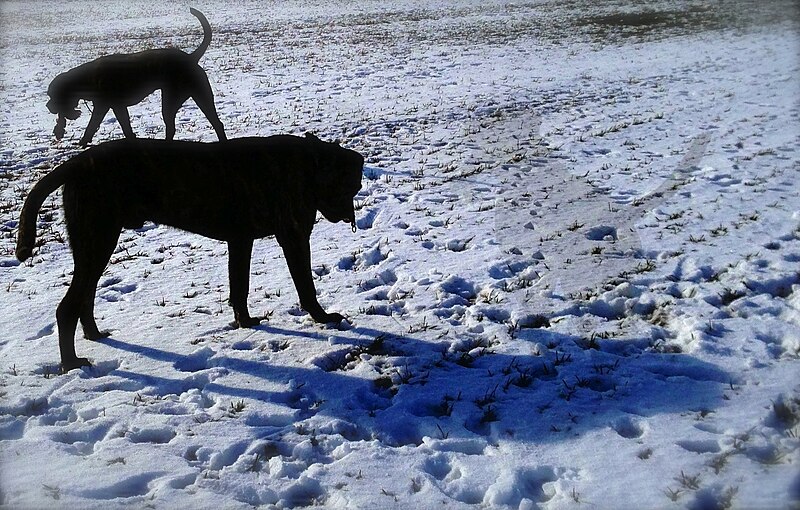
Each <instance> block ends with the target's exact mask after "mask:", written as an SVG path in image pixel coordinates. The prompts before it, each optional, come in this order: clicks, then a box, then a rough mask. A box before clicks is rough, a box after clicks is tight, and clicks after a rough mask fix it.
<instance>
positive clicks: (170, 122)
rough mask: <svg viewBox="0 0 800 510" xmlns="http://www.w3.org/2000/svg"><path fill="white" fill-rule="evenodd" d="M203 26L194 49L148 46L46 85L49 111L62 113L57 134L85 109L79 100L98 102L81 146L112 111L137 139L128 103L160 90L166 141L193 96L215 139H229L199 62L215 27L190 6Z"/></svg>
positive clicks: (91, 64)
mask: <svg viewBox="0 0 800 510" xmlns="http://www.w3.org/2000/svg"><path fill="white" fill-rule="evenodd" d="M190 11H191V13H192V14H194V15H195V16H197V19H199V20H200V24H201V25H203V42H202V43H200V46H198V47H197V49H196V50H194V51H193V52H192V53H185V52H183V51H181V50H179V49H177V48H164V49H158V50H147V51H141V52H139V53H131V54H117V55H107V56H105V57H100V58H98V59H95V60H92V61H91V62H87V63H85V64H82V65H80V66H78V67H76V68H75V69H71V70H69V71H67V72H65V73H61V74H59V75H58V76H56V77H55V79H53V81H52V82H51V83H50V86H49V87H48V88H47V95H49V96H50V101H48V102H47V109H48V110H50V112H51V113H55V114H56V115H58V118H57V119H56V127H55V129H54V130H53V134H54V135H55V136H56V138H57V139H59V140H60V139H61V137H63V136H64V128H65V126H66V125H67V119H70V120H75V119H77V118H78V117H79V116H80V114H81V112H80V110H78V109H77V106H78V100H80V99H86V100H89V101H92V102H93V103H94V110H93V111H92V118H91V119H89V125H88V126H86V132H84V133H83V136H82V137H81V139H80V141H79V142H78V143H79V144H80V145H88V144H89V142H91V141H92V137H93V136H94V134H95V133H96V132H97V128H99V127H100V122H102V121H103V117H105V115H106V113H107V112H108V110H109V109H111V110H114V115H116V116H117V120H118V121H119V125H120V126H122V132H123V133H125V136H126V137H127V138H136V135H135V134H134V133H133V129H131V120H130V116H129V115H128V106H131V105H134V104H136V103H138V102H140V101H142V100H143V99H144V98H145V97H147V96H149V95H150V94H152V93H153V92H154V91H155V90H156V89H161V113H162V115H163V117H164V124H166V127H167V140H172V138H173V137H174V136H175V115H176V114H177V112H178V108H180V107H181V105H182V104H183V103H184V102H185V101H186V100H187V99H189V98H190V97H191V98H193V99H194V101H195V103H197V106H199V107H200V110H202V111H203V113H204V114H205V116H206V117H207V118H208V120H209V121H210V122H211V125H212V126H213V127H214V130H215V131H216V132H217V138H219V139H220V140H225V130H224V128H223V127H222V122H221V121H220V120H219V117H218V116H217V109H216V108H215V107H214V93H213V92H212V91H211V85H210V84H209V83H208V76H206V72H205V71H203V68H202V67H200V66H199V65H198V64H197V62H198V60H200V57H202V56H203V53H205V51H206V49H207V48H208V45H209V44H210V43H211V25H209V24H208V20H207V19H206V17H205V16H203V13H201V12H200V11H198V10H196V9H190Z"/></svg>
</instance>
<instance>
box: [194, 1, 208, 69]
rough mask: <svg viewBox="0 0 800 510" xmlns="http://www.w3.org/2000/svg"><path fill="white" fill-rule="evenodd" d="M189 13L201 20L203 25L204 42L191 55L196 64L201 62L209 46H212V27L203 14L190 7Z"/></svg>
mask: <svg viewBox="0 0 800 510" xmlns="http://www.w3.org/2000/svg"><path fill="white" fill-rule="evenodd" d="M189 12H191V13H192V14H194V16H195V17H196V18H197V19H199V20H200V24H201V25H203V42H201V43H200V46H198V47H197V49H196V50H194V51H193V52H192V53H191V57H192V58H193V59H194V60H195V62H196V61H198V60H200V57H202V56H203V54H204V53H205V52H206V50H207V49H208V45H209V44H211V25H210V24H209V23H208V20H207V19H206V17H205V16H204V15H203V13H202V12H200V11H198V10H197V9H195V8H194V7H189Z"/></svg>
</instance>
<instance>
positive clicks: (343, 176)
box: [306, 133, 364, 227]
mask: <svg viewBox="0 0 800 510" xmlns="http://www.w3.org/2000/svg"><path fill="white" fill-rule="evenodd" d="M306 140H308V142H309V143H310V144H311V147H312V151H313V152H314V154H315V159H316V161H317V175H316V186H315V187H316V202H317V204H316V206H317V210H318V211H319V212H321V213H322V215H323V216H324V217H325V219H326V220H328V221H330V222H332V223H336V222H338V221H346V222H348V223H350V224H351V225H353V226H354V227H355V222H356V212H355V209H354V208H353V197H355V196H356V193H358V191H359V190H360V189H361V175H362V171H363V168H364V157H363V156H362V155H361V154H359V153H358V152H356V151H354V150H350V149H345V148H344V147H341V146H339V144H338V143H331V142H323V141H322V140H320V139H319V138H317V137H316V136H314V135H313V134H311V133H306Z"/></svg>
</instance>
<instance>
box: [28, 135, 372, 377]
mask: <svg viewBox="0 0 800 510" xmlns="http://www.w3.org/2000/svg"><path fill="white" fill-rule="evenodd" d="M363 165H364V158H363V157H362V156H361V155H360V154H359V153H358V152H355V151H352V150H349V149H344V148H342V147H340V146H339V145H337V144H334V143H326V142H323V141H321V140H319V139H318V138H316V137H315V136H313V135H308V134H307V135H306V137H305V138H302V137H295V136H288V135H278V136H271V137H267V138H240V139H235V140H229V141H227V142H217V143H199V142H183V141H164V140H144V139H140V140H116V141H112V142H106V143H102V144H100V145H98V146H96V147H92V148H90V149H88V150H86V151H84V152H82V153H80V154H78V155H77V156H75V157H73V158H72V159H70V160H68V161H66V162H65V163H63V164H61V165H59V166H58V167H57V168H55V169H54V170H53V171H52V172H50V173H49V174H47V175H45V176H44V177H43V178H42V179H41V180H40V181H39V182H38V183H36V185H35V186H34V187H33V189H32V190H31V192H30V194H29V195H28V197H27V198H26V200H25V204H24V206H23V208H22V213H21V217H20V223H19V237H18V239H17V249H16V255H17V258H18V259H19V260H20V261H24V260H26V259H27V258H29V257H30V256H31V254H32V251H33V247H34V242H35V240H36V218H37V214H38V212H39V209H40V208H41V206H42V203H43V202H44V200H45V199H46V198H47V196H48V195H49V194H50V193H52V192H53V191H55V190H56V189H57V188H58V187H59V186H62V185H63V186H64V191H63V200H64V216H65V219H66V224H67V232H68V234H69V242H70V246H71V247H72V256H73V259H74V263H75V270H74V273H73V276H72V283H71V284H70V286H69V289H68V290H67V293H66V295H65V296H64V298H63V299H62V300H61V303H60V304H59V305H58V309H57V310H56V319H57V322H58V343H59V347H60V350H61V364H62V367H63V370H64V371H68V370H71V369H73V368H76V367H81V366H89V365H90V363H89V361H88V360H87V359H86V358H79V357H77V355H76V353H75V329H76V327H77V324H78V320H80V322H81V325H82V326H83V332H84V335H85V336H86V337H87V338H90V339H97V338H102V337H104V336H107V333H103V332H101V331H100V330H99V329H98V327H97V323H96V321H95V318H94V298H95V291H96V289H97V281H98V279H99V278H100V275H101V274H102V272H103V271H104V269H105V267H106V265H107V264H108V261H109V258H110V257H111V254H112V252H113V251H114V248H115V247H116V245H117V240H118V238H119V235H120V231H121V230H122V229H123V228H138V227H141V226H142V224H143V223H144V221H146V220H151V221H154V222H156V223H161V224H164V225H170V226H173V227H177V228H180V229H183V230H187V231H190V232H195V233H197V234H201V235H203V236H206V237H210V238H213V239H218V240H221V241H226V242H227V243H228V272H229V278H230V305H231V307H232V308H233V314H234V318H235V321H236V324H237V325H238V326H245V327H246V326H252V325H255V324H258V322H259V321H258V319H255V318H252V317H251V316H250V314H249V313H248V310H247V293H248V287H249V276H250V253H251V249H252V247H253V240H254V239H257V238H261V237H265V236H268V235H274V236H275V238H276V239H277V241H278V243H279V244H280V246H281V247H282V248H283V253H284V255H285V257H286V262H287V264H288V266H289V272H290V273H291V275H292V279H293V280H294V284H295V288H296V289H297V294H298V295H299V297H300V305H301V306H302V307H303V308H304V309H305V310H306V311H307V312H308V313H309V314H310V315H311V317H312V318H313V319H314V320H316V321H318V322H339V321H341V320H343V317H342V316H341V315H340V314H338V313H326V312H325V310H323V309H322V307H321V306H320V304H319V302H318V301H317V296H316V289H315V288H314V282H313V280H312V277H311V250H310V247H309V237H310V235H311V230H312V228H313V226H314V222H315V220H316V215H317V211H319V212H321V213H322V215H323V216H324V217H325V218H326V219H327V220H329V221H331V222H334V223H335V222H339V221H345V222H349V223H350V224H351V225H353V227H354V228H355V211H354V208H353V197H354V196H355V194H356V193H357V192H358V190H359V189H361V174H362V168H363Z"/></svg>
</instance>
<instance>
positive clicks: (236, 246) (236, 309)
mask: <svg viewBox="0 0 800 510" xmlns="http://www.w3.org/2000/svg"><path fill="white" fill-rule="evenodd" d="M252 251H253V240H252V239H239V240H236V241H228V279H229V281H230V282H229V283H230V287H231V288H230V292H231V293H230V305H231V307H232V308H233V317H234V319H235V321H236V325H237V326H238V327H240V328H247V327H250V326H256V325H258V324H259V323H260V321H259V320H258V319H256V318H253V317H250V312H249V311H248V310H247V294H248V293H249V291H250V256H251V253H252Z"/></svg>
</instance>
